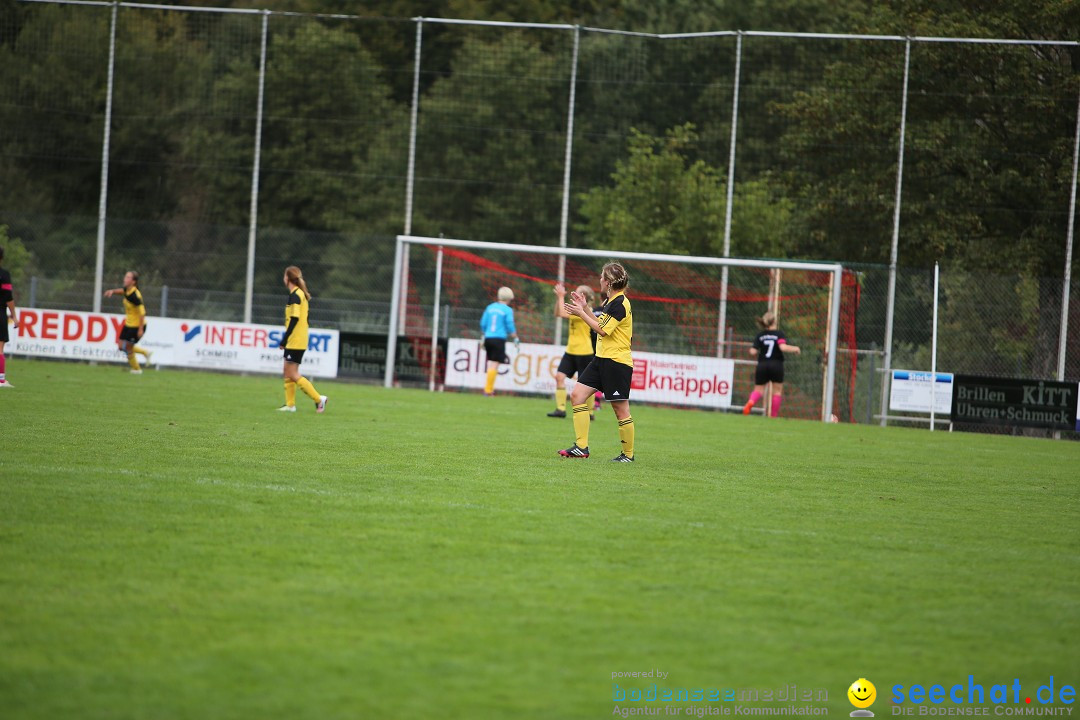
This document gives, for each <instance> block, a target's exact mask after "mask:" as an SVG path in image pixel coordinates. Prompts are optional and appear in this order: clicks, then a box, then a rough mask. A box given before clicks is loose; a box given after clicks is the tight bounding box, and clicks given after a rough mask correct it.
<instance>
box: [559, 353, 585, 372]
mask: <svg viewBox="0 0 1080 720" xmlns="http://www.w3.org/2000/svg"><path fill="white" fill-rule="evenodd" d="M592 361H593V356H592V355H571V354H570V353H563V356H562V360H560V361H559V372H561V373H562V374H563V375H565V376H566V377H574V376H575V375H577V376H578V377H581V373H583V372H585V368H587V367H589V363H591V362H592Z"/></svg>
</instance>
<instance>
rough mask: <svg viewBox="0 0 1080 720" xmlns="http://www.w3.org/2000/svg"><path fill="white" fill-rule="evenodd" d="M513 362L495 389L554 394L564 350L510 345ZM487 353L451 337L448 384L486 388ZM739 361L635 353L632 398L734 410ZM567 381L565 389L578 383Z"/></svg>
mask: <svg viewBox="0 0 1080 720" xmlns="http://www.w3.org/2000/svg"><path fill="white" fill-rule="evenodd" d="M506 348H507V354H508V355H509V356H510V362H509V363H508V364H506V365H502V366H500V368H499V379H498V380H497V381H496V383H495V392H499V391H500V390H502V391H510V392H520V393H532V394H536V395H553V394H554V392H555V373H556V371H557V370H558V367H559V360H560V359H561V358H562V356H563V348H562V347H559V346H558V345H536V344H530V343H522V344H521V347H520V348H515V347H514V344H513V343H507V346H506ZM486 373H487V355H486V354H485V353H484V344H483V341H480V340H467V339H465V338H450V341H449V344H448V346H447V351H446V386H447V387H454V388H469V389H478V390H479V389H483V387H484V380H485V376H486ZM734 376H735V363H733V362H732V361H731V360H724V359H720V358H707V357H693V356H690V355H667V354H664V353H651V352H636V351H635V352H634V378H633V381H632V382H631V385H630V399H631V400H642V401H644V402H655V403H663V404H666V405H685V406H689V407H707V408H729V407H731V387H732V384H733V380H734ZM573 384H574V383H573V381H572V380H567V382H566V387H567V388H568V389H569V388H571V387H573Z"/></svg>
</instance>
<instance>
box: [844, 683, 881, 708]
mask: <svg viewBox="0 0 1080 720" xmlns="http://www.w3.org/2000/svg"><path fill="white" fill-rule="evenodd" d="M847 696H848V700H850V701H851V704H852V705H854V706H855V707H857V708H868V707H870V706H871V705H873V704H874V701H875V700H877V688H875V687H874V683H872V682H870V681H869V680H867V679H866V678H859V679H858V680H856V681H855V682H853V683H851V687H849V688H848V690H847Z"/></svg>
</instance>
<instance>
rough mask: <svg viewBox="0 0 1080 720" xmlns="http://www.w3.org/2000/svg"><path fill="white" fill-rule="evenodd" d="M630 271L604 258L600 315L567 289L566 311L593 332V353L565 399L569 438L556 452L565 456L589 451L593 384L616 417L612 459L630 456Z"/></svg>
mask: <svg viewBox="0 0 1080 720" xmlns="http://www.w3.org/2000/svg"><path fill="white" fill-rule="evenodd" d="M629 284H630V277H629V276H628V275H627V274H626V269H625V268H624V267H623V266H622V265H620V264H619V263H608V264H607V265H605V266H604V269H603V270H601V271H600V292H601V293H606V294H607V295H608V297H609V299H608V301H607V303H605V304H604V312H603V313H602V314H601V315H600V317H599V318H597V317H595V316H593V312H592V308H590V307H589V305H588V302H587V301H586V299H585V296H584V295H582V294H581V293H579V292H575V293H573V294H571V298H572V299H573V302H572V303H567V304H566V312H568V313H570V314H571V315H576V316H577V317H579V318H581V319H582V320H584V321H585V322H586V323H587V324H588V325H589V327H590V328H592V329H593V331H594V332H596V337H597V339H596V358H595V359H594V360H593V361H592V362H591V363H589V366H588V367H587V368H585V371H584V372H582V373H581V375H580V376H579V377H578V381H577V384H576V385H574V391H573V392H572V393H571V394H570V402H571V403H572V404H573V407H574V434H575V436H576V438H575V441H574V444H573V445H571V446H570V447H569V448H567V449H566V450H560V451H559V455H562V456H563V457H567V458H587V457H589V399H590V398H592V396H593V395H595V394H596V391H597V390H601V391H603V393H604V397H605V398H607V401H608V403H609V404H610V405H611V409H612V410H614V411H615V417H616V419H617V420H618V421H619V440H620V442H621V443H622V452H621V453H619V456H618V457H616V458H613V460H612V462H634V419H633V418H632V417H630V402H629V401H630V382H631V380H632V379H633V375H634V361H633V359H632V358H631V357H630V343H631V340H632V339H633V337H634V314H633V312H632V311H631V310H630V301H629V300H627V299H626V294H625V291H626V287H627V285H629Z"/></svg>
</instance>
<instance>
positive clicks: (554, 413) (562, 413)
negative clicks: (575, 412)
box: [548, 410, 566, 418]
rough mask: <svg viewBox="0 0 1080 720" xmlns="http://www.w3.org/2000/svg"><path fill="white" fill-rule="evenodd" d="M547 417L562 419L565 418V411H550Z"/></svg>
mask: <svg viewBox="0 0 1080 720" xmlns="http://www.w3.org/2000/svg"><path fill="white" fill-rule="evenodd" d="M548 417H561V418H564V417H566V411H565V410H552V411H551V412H549V413H548Z"/></svg>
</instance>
